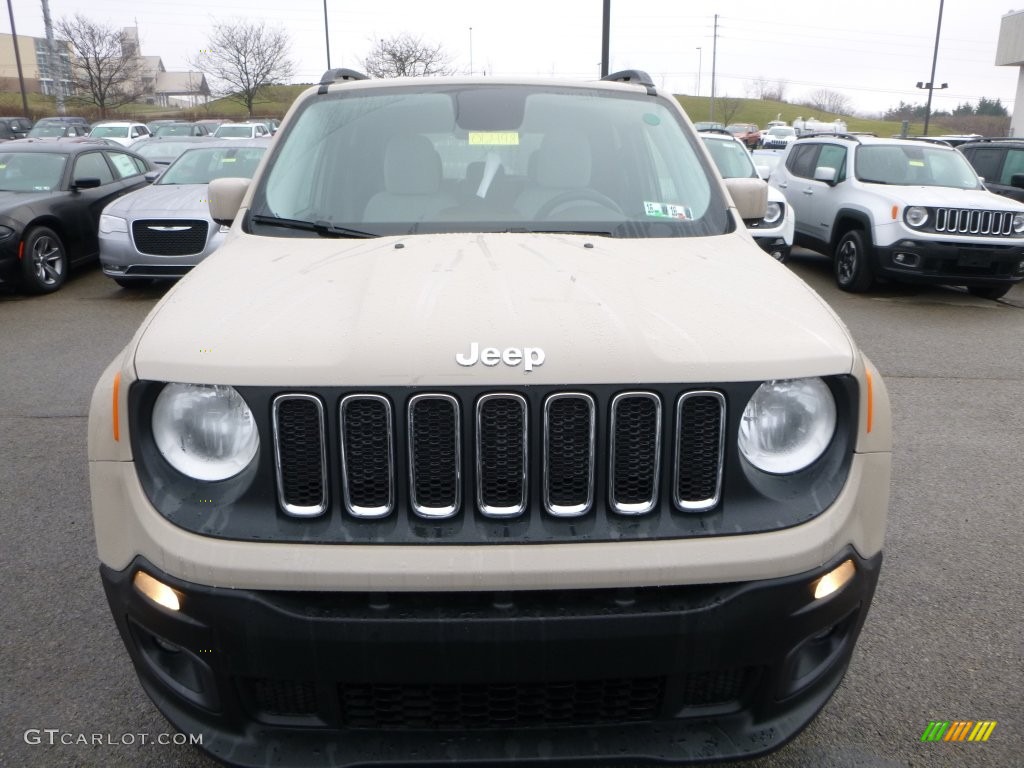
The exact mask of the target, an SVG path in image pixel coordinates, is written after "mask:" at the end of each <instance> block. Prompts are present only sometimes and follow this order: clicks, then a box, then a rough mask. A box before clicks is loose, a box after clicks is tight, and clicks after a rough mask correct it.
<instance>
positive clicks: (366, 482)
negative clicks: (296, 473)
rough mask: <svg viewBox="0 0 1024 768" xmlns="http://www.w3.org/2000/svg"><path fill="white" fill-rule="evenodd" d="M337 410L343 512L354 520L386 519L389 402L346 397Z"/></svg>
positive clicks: (391, 479) (391, 487)
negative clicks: (338, 415) (359, 518)
mask: <svg viewBox="0 0 1024 768" xmlns="http://www.w3.org/2000/svg"><path fill="white" fill-rule="evenodd" d="M339 410H340V414H341V471H342V479H343V490H344V498H345V509H346V510H348V512H349V513H350V514H351V515H354V516H355V517H364V518H377V517H386V516H387V515H389V514H391V511H392V510H393V509H394V508H395V459H394V447H393V443H392V439H393V438H392V416H391V402H390V401H389V400H388V399H387V398H386V397H381V396H380V395H348V396H347V397H344V398H342V400H341V407H340V409H339Z"/></svg>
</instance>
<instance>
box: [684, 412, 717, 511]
mask: <svg viewBox="0 0 1024 768" xmlns="http://www.w3.org/2000/svg"><path fill="white" fill-rule="evenodd" d="M724 423H725V397H723V396H722V394H721V393H719V392H687V393H686V394H684V395H681V396H680V398H679V402H678V404H677V405H676V435H675V440H676V458H675V477H674V482H673V483H672V486H673V489H674V496H675V498H674V501H675V504H676V507H677V508H678V509H681V510H683V511H686V512H705V511H707V510H709V509H712V508H714V507H715V506H716V505H717V504H718V502H719V499H720V498H721V494H722V462H723V457H724V452H725V430H724V429H723V424H724Z"/></svg>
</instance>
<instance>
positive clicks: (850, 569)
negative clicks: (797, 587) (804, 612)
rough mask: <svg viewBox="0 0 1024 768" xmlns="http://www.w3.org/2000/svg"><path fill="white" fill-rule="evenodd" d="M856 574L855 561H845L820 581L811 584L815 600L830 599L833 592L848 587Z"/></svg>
mask: <svg viewBox="0 0 1024 768" xmlns="http://www.w3.org/2000/svg"><path fill="white" fill-rule="evenodd" d="M856 572H857V568H856V566H854V564H853V560H844V561H843V562H842V563H841V564H840V565H838V566H837V567H836V568H833V569H832V570H831V571H829V572H828V573H826V574H825V575H824V576H822V577H821V578H820V579H817V580H816V581H812V582H811V590H812V591H813V592H814V599H815V600H820V599H822V598H823V597H828V596H829V595H831V594H832V593H833V592H838V591H839V590H840V589H842V588H843V587H845V586H846V582H848V581H849V580H850V579H852V578H853V575H854V574H855V573H856Z"/></svg>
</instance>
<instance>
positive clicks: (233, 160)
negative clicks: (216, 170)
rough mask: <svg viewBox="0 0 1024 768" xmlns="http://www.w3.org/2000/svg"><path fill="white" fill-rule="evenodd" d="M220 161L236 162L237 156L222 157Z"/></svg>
mask: <svg viewBox="0 0 1024 768" xmlns="http://www.w3.org/2000/svg"><path fill="white" fill-rule="evenodd" d="M220 161H221V162H222V163H233V162H235V158H233V157H222V158H221V159H220Z"/></svg>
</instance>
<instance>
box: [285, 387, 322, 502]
mask: <svg viewBox="0 0 1024 768" xmlns="http://www.w3.org/2000/svg"><path fill="white" fill-rule="evenodd" d="M273 428H274V463H275V467H276V470H277V498H278V502H279V503H280V505H281V508H282V509H283V510H284V511H285V512H287V513H288V514H289V515H294V516H295V517H314V516H316V515H321V514H323V513H324V511H325V510H326V509H327V453H326V445H325V443H326V440H325V437H324V436H325V433H326V430H325V427H324V406H323V403H321V402H320V399H319V398H317V397H313V396H312V395H299V394H295V395H291V394H290V395H279V396H278V397H276V398H274V406H273Z"/></svg>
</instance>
